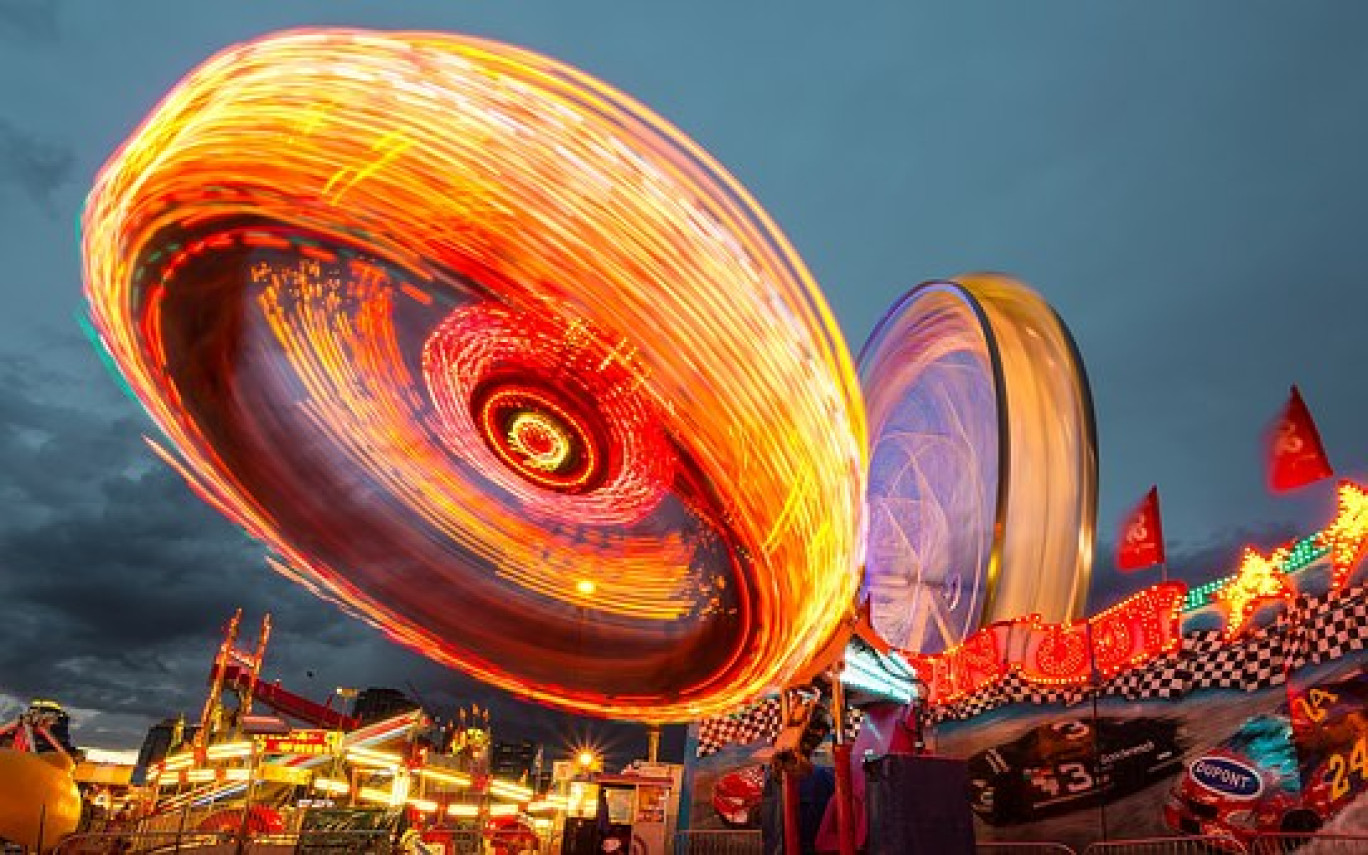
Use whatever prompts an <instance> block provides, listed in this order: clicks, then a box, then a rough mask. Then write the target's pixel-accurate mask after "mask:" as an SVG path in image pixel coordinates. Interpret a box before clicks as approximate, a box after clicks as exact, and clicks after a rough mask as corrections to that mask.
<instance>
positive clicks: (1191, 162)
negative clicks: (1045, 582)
mask: <svg viewBox="0 0 1368 855" xmlns="http://www.w3.org/2000/svg"><path fill="white" fill-rule="evenodd" d="M761 5H762V4H754V6H755V8H751V7H750V5H749V4H737V3H731V2H689V3H673V4H669V5H667V6H656V5H655V4H652V7H653V8H650V9H647V8H644V4H643V8H637V7H634V6H631V5H629V4H622V3H610V2H603V3H590V2H573V3H570V2H564V0H547V2H542V3H533V2H522V3H509V4H495V3H475V2H461V0H432V2H409V1H408V0H401V1H400V2H390V3H380V2H374V3H356V2H340V0H319V2H312V3H306V2H287V0H274V2H259V3H252V2H234V3H216V4H208V3H204V4H199V3H195V4H189V3H184V2H176V1H175V0H166V2H142V1H141V0H127V1H126V2H118V3H98V2H94V0H87V2H76V0H72V2H56V1H55V0H53V2H48V0H0V259H3V261H4V265H3V268H2V269H3V276H0V299H2V300H3V302H2V303H0V306H3V308H0V392H2V394H0V719H4V718H7V717H8V714H9V713H11V712H12V711H13V707H14V706H15V705H17V704H18V703H19V702H20V701H21V700H23V701H26V700H27V699H28V698H29V697H32V696H36V695H41V696H55V697H56V698H57V699H59V700H61V701H62V702H64V703H65V704H67V705H68V706H69V707H71V708H74V709H75V711H76V717H77V722H78V728H77V741H78V742H80V743H82V744H88V745H95V746H99V747H132V746H136V745H137V744H138V743H139V742H140V740H141V738H142V734H143V732H144V731H145V730H146V727H147V725H148V724H149V723H150V722H151V721H152V720H153V719H157V718H161V717H163V716H165V715H168V714H173V713H175V712H177V711H181V710H183V711H186V712H187V713H190V714H191V715H194V714H196V711H197V710H198V706H199V704H200V703H201V701H202V697H203V682H204V678H205V676H206V674H207V670H208V667H209V663H210V657H211V655H212V651H213V649H214V646H215V644H216V639H217V637H218V633H219V629H220V627H221V626H222V625H223V623H224V622H225V621H226V620H227V618H228V617H229V615H230V614H231V613H232V611H233V609H234V608H236V607H237V606H242V607H243V608H244V609H245V610H246V612H247V615H248V618H249V621H255V620H256V619H258V618H259V616H260V614H261V613H263V612H265V611H268V610H269V611H270V612H271V613H272V614H273V615H274V619H275V623H276V633H275V635H274V636H273V640H272V644H271V649H270V651H269V653H268V657H267V664H268V667H267V674H268V676H270V677H279V678H281V679H282V680H283V681H284V682H285V684H286V685H287V686H289V687H291V688H293V689H295V690H297V691H300V692H302V693H305V694H310V695H313V696H315V697H317V698H320V699H321V698H324V697H326V696H327V695H328V694H329V693H330V692H331V691H332V690H333V688H334V687H335V686H366V685H390V686H395V687H397V688H401V689H405V690H410V691H416V692H417V693H418V694H419V695H421V696H422V698H423V699H424V700H425V701H427V702H428V703H429V704H431V705H434V706H436V707H439V708H451V707H453V706H454V705H455V704H457V703H459V702H461V701H469V700H475V701H477V702H480V703H481V704H482V705H483V704H484V703H486V702H488V703H490V704H492V706H493V709H494V715H495V722H496V726H501V727H500V729H501V730H502V732H503V734H504V735H505V736H512V735H523V734H526V735H529V736H533V737H536V738H540V739H545V740H547V741H548V742H549V743H550V745H551V746H552V747H553V748H554V747H556V746H558V745H560V744H566V745H569V744H571V743H575V742H578V741H582V740H585V739H590V738H593V739H598V740H600V741H602V740H605V739H613V740H616V742H615V746H616V750H617V752H618V758H619V759H621V760H625V759H627V757H628V756H629V755H631V754H632V753H633V752H634V751H635V750H636V746H637V745H639V744H640V743H642V742H643V740H642V737H641V729H640V728H632V727H627V726H609V725H606V724H603V723H597V722H587V721H583V720H576V721H572V720H568V719H565V718H564V717H561V716H558V715H555V714H553V713H550V712H548V711H546V710H543V709H541V708H538V707H533V706H528V705H525V704H521V703H518V702H516V701H514V700H512V699H510V698H508V697H507V696H503V695H497V694H494V693H491V692H490V691H489V690H486V689H483V688H481V687H479V686H478V685H477V684H475V683H473V682H472V681H470V680H468V679H465V678H463V677H461V676H460V675H457V674H453V673H451V672H448V671H445V670H443V669H441V668H439V667H437V666H435V665H432V664H430V663H427V662H426V661H424V660H423V659H421V658H420V657H418V656H416V655H414V654H411V653H408V652H406V651H404V650H401V649H399V648H397V647H395V646H393V645H391V644H389V643H388V642H386V641H385V640H384V639H383V638H382V637H381V636H380V635H379V634H378V633H377V632H375V631H374V630H371V629H370V628H368V627H365V626H363V625H361V624H359V623H358V622H356V621H354V620H352V619H350V618H347V617H345V616H343V615H342V614H341V613H340V612H338V611H337V610H336V609H335V608H334V607H332V606H330V605H327V604H325V603H323V602H320V601H317V600H314V599H313V598H312V597H310V596H309V595H307V594H306V593H304V592H303V591H302V590H300V589H297V588H295V587H293V586H292V585H291V584H289V583H287V582H285V581H284V580H283V579H281V578H279V577H277V576H276V575H274V574H273V573H272V572H271V571H270V570H269V569H268V568H267V567H266V565H265V563H264V561H263V560H262V554H261V550H260V549H259V548H257V547H255V546H254V545H253V544H252V543H251V542H249V541H248V540H247V539H246V538H245V537H244V536H243V535H241V534H239V533H238V532H237V531H236V530H235V529H234V528H233V527H232V526H230V525H229V524H228V523H226V522H225V521H223V520H222V519H221V518H219V517H218V516H217V515H215V514H214V513H213V512H211V511H210V510H209V509H207V508H206V507H204V506H202V505H201V504H200V503H199V502H198V500H196V499H194V498H193V497H192V495H191V494H190V492H189V491H188V490H187V489H186V488H185V487H184V486H183V485H182V484H181V482H180V481H179V480H178V479H177V478H176V477H175V476H174V475H173V474H172V473H171V472H170V471H168V470H167V469H166V468H164V467H163V466H161V465H160V464H159V463H157V461H156V460H155V459H154V458H153V456H152V455H151V453H150V452H149V451H148V450H147V448H146V446H145V445H144V444H143V441H142V439H141V435H142V434H143V433H144V432H147V431H148V430H149V429H150V424H149V423H148V422H147V420H146V419H145V418H144V417H143V415H142V413H141V411H140V409H139V408H138V407H136V406H135V405H134V404H133V403H131V402H130V401H128V400H127V399H125V398H124V397H123V395H122V393H121V392H120V390H119V387H118V386H117V384H116V383H115V382H114V381H113V380H111V378H110V376H109V375H108V374H107V373H106V372H105V369H104V368H103V366H102V364H101V362H100V360H99V358H98V357H97V356H96V354H95V352H94V351H93V349H92V348H91V346H90V345H89V344H88V342H87V341H86V340H85V339H84V338H83V336H82V333H81V331H80V328H79V326H78V323H77V318H78V316H79V315H81V313H82V312H83V305H82V299H81V278H80V266H79V265H80V262H79V256H78V242H77V231H76V221H77V218H78V216H79V212H80V209H81V205H82V203H83V200H84V197H85V194H86V192H87V190H88V188H89V187H90V185H91V182H92V179H93V176H94V174H95V172H96V171H97V170H98V169H99V167H100V165H101V164H102V163H103V161H104V160H105V158H106V157H107V156H108V155H109V154H110V153H111V152H112V151H113V149H114V148H115V146H116V145H118V144H119V143H120V142H121V141H122V140H123V139H124V138H125V137H126V136H127V135H128V134H129V133H130V132H131V131H132V129H133V128H134V126H135V124H136V123H137V122H138V121H140V120H141V119H142V117H143V116H144V115H145V114H146V113H147V111H148V110H149V109H150V108H151V107H152V106H153V104H154V103H155V102H156V100H157V99H158V98H159V96H160V95H161V94H162V93H163V92H165V91H166V90H167V89H168V88H169V87H171V86H172V85H173V84H174V83H175V81H176V80H177V79H178V78H179V77H180V76H181V75H183V74H184V73H186V72H187V71H188V70H190V69H191V68H192V67H193V66H194V65H196V64H197V63H198V62H200V61H202V60H203V59H205V58H206V57H208V56H209V55H210V54H211V53H213V52H215V51H217V50H218V49H220V48H222V47H224V46H226V45H229V44H231V43H234V42H237V41H241V40H243V39H246V38H250V37H253V36H256V35H259V34H262V33H265V32H269V31H271V30H275V29H280V28H284V27H292V26H302V25H308V24H352V25H359V26H372V27H379V28H392V29H439V30H449V31H458V32H468V33H473V34H478V35H483V36H487V37H492V38H497V39H500V40H504V41H508V42H513V43H517V44H521V45H524V46H527V47H530V48H533V49H536V50H539V51H542V52H544V53H548V54H550V55H553V56H556V57H558V58H560V59H563V60H566V61H568V62H570V63H572V64H575V65H578V66H580V67H581V68H584V69H585V70H587V71H589V72H591V73H593V74H595V75H597V76H599V77H601V78H603V79H605V80H607V81H609V82H610V83H612V84H613V85H615V86H617V87H619V88H621V89H623V90H625V91H627V92H629V93H631V94H632V95H634V96H636V97H637V98H639V99H641V100H642V101H644V102H645V103H646V104H648V105H650V106H651V107H652V108H653V109H655V110H656V111H658V112H659V113H661V114H662V115H664V116H665V117H666V118H668V119H670V120H671V121H673V122H674V123H676V124H677V125H678V126H679V127H680V128H682V129H683V130H684V131H685V132H687V133H688V134H690V135H691V136H693V137H694V138H695V139H696V140H698V141H699V142H700V143H701V144H702V145H703V146H704V147H705V148H707V149H708V150H710V151H711V152H712V153H713V154H714V155H715V156H716V157H717V158H718V159H719V160H720V161H721V162H722V163H723V164H725V165H726V166H727V167H728V168H729V169H730V170H732V171H733V172H734V173H735V174H736V175H737V176H738V177H739V178H740V179H741V181H742V182H743V183H744V184H746V185H747V186H748V187H749V189H750V190H751V191H752V192H753V193H754V195H755V196H756V197H757V198H758V199H759V200H760V202H761V204H763V205H764V206H765V207H766V208H767V210H768V211H769V212H770V213H771V214H772V215H773V216H774V217H775V219H776V220H777V221H778V223H779V224H780V225H781V227H782V228H783V229H784V230H785V231H786V232H787V234H788V235H789V237H790V238H791V239H792V240H793V242H794V244H795V245H796V246H797V248H798V250H799V252H801V253H802V254H803V256H804V257H805V258H806V260H807V262H808V264H809V265H810V266H811V268H812V270H813V272H814V274H815V275H816V278H817V280H818V281H819V282H820V283H821V284H822V287H823V289H824V290H825V292H826V295H827V297H828V300H829V301H830V303H831V305H832V307H833V308H834V310H835V312H836V315H837V317H838V318H839V319H840V321H841V324H842V326H843V329H844V331H845V333H846V336H847V342H848V344H849V345H850V347H851V349H852V350H858V347H859V344H860V343H861V342H863V340H864V338H865V336H866V335H867V334H868V332H869V330H870V328H871V327H872V325H873V324H874V322H875V321H876V320H877V318H878V317H879V315H880V314H881V312H882V311H883V309H884V308H885V307H886V306H887V305H889V304H890V303H891V302H892V301H893V300H894V299H895V298H896V297H897V296H898V295H899V294H900V293H901V292H902V291H904V290H905V289H907V288H908V287H910V286H912V285H914V284H916V283H918V282H920V281H923V280H926V279H930V278H935V277H941V276H949V275H953V274H955V273H957V272H962V271H966V270H981V269H992V270H1000V271H1006V272H1010V273H1012V274H1014V275H1016V276H1018V277H1020V278H1022V279H1024V280H1025V281H1027V282H1029V283H1031V284H1033V285H1034V286H1035V287H1036V288H1038V289H1039V290H1040V291H1041V292H1042V293H1043V294H1044V295H1045V296H1046V298H1047V299H1048V300H1049V301H1050V302H1051V303H1053V304H1054V306H1055V307H1056V308H1057V309H1058V311H1059V312H1060V314H1061V315H1062V316H1063V318H1064V319H1065V321H1066V323H1067V324H1068V325H1069V326H1070V327H1071V329H1072V330H1073V333H1074V335H1075V337H1076V338H1077V340H1078V344H1079V347H1080V349H1081V351H1082V353H1083V357H1084V359H1085V361H1086V364H1087V369H1088V373H1089V375H1090V379H1091V382H1092V389H1093V395H1094V401H1095V406H1096V412H1097V420H1098V432H1099V437H1100V443H1101V460H1102V466H1101V485H1102V493H1101V505H1100V510H1099V533H1100V538H1101V540H1102V541H1103V543H1102V545H1101V547H1100V549H1099V553H1100V554H1099V560H1098V567H1097V571H1096V574H1095V579H1096V581H1095V585H1094V587H1095V590H1094V598H1093V599H1094V602H1095V603H1096V604H1104V603H1106V602H1110V601H1112V600H1114V599H1115V598H1116V597H1117V596H1118V595H1119V594H1120V593H1121V592H1123V591H1127V590H1133V589H1135V588H1137V587H1139V586H1141V585H1142V584H1144V583H1146V582H1148V581H1152V580H1153V576H1152V575H1151V576H1145V575H1140V576H1129V577H1121V576H1118V575H1117V574H1115V573H1114V572H1113V571H1112V570H1111V569H1110V563H1111V562H1110V558H1109V554H1110V551H1111V548H1110V545H1109V543H1108V541H1110V540H1111V539H1112V534H1113V531H1114V529H1115V527H1116V524H1117V521H1118V520H1119V518H1120V516H1121V515H1122V513H1123V512H1124V510H1125V508H1126V507H1127V506H1129V505H1130V504H1132V503H1133V502H1135V501H1136V500H1137V499H1139V497H1140V496H1141V495H1143V493H1144V492H1145V491H1146V490H1147V489H1148V488H1149V486H1150V484H1152V483H1157V484H1158V485H1159V487H1160V491H1161V494H1162V498H1163V505H1164V512H1165V520H1164V521H1165V527H1166V529H1167V533H1168V535H1169V551H1170V564H1171V566H1172V569H1173V572H1174V573H1175V575H1177V576H1179V577H1181V578H1186V579H1188V580H1191V581H1202V580H1205V579H1208V578H1212V577H1214V576H1217V575H1223V574H1225V573H1226V572H1229V571H1230V570H1231V569H1233V558H1234V556H1235V555H1236V553H1237V551H1238V548H1239V546H1240V545H1241V544H1243V543H1246V542H1248V543H1255V544H1259V545H1263V546H1271V545H1274V544H1276V543H1278V542H1280V541H1281V540H1282V539H1284V538H1285V537H1287V536H1289V535H1291V534H1294V533H1299V532H1301V533H1305V532H1309V531H1310V530H1311V529H1313V528H1315V527H1317V526H1319V525H1320V524H1321V523H1322V522H1323V521H1324V520H1325V519H1327V518H1328V516H1329V513H1330V507H1331V504H1332V488H1331V486H1330V485H1329V484H1325V485H1320V486H1315V487H1311V488H1308V489H1306V490H1304V491H1302V492H1301V493H1299V494H1297V495H1295V496H1293V497H1291V498H1288V497H1277V498H1275V497H1272V496H1270V495H1269V494H1268V493H1267V491H1266V490H1265V488H1264V486H1263V483H1264V481H1263V478H1264V475H1263V470H1262V467H1261V456H1260V454H1261V452H1260V435H1261V432H1262V430H1263V429H1264V427H1265V425H1266V424H1267V423H1268V422H1269V420H1270V419H1271V418H1272V417H1273V415H1274V414H1275V412H1276V411H1277V409H1278V408H1279V406H1280V405H1281V404H1282V403H1283V401H1284V399H1285V397H1286V394H1287V389H1288V386H1289V385H1290V384H1291V383H1293V382H1296V383H1299V384H1300V385H1301V388H1302V391H1303V394H1304V396H1305V398H1306V400H1307V403H1308V404H1309V405H1310V407H1311V409H1312V412H1313V413H1314V414H1315V415H1316V417H1317V419H1318V421H1319V423H1320V427H1321V430H1322V434H1323V436H1324V438H1325V441H1326V444H1327V446H1328V448H1329V451H1330V455H1331V459H1332V462H1333V463H1335V464H1336V466H1337V468H1338V470H1339V471H1340V473H1341V474H1343V475H1349V476H1357V477H1364V476H1366V475H1368V447H1365V443H1364V442H1363V441H1362V439H1361V438H1362V436H1363V431H1362V426H1363V425H1364V424H1368V395H1365V391H1366V388H1365V387H1366V384H1365V381H1364V380H1363V378H1362V376H1361V374H1362V367H1361V366H1362V364H1363V356H1362V352H1363V338H1362V336H1361V335H1360V334H1359V325H1360V324H1361V323H1363V322H1365V320H1368V311H1365V310H1368V289H1365V288H1364V287H1363V279H1364V277H1365V275H1368V273H1366V272H1365V271H1368V235H1365V229H1366V228H1368V157H1366V156H1365V152H1368V111H1365V109H1364V104H1365V101H1366V100H1368V5H1366V4H1362V3H1353V2H1312V0H1302V2H1299V3H1285V2H1254V0H1225V2H1215V0H1212V2H1204V3H1192V2H1190V0H1173V2H1158V0H1153V1H1152V2H1149V3H1143V4H1141V3H1128V4H1120V3H1116V4H1097V3H1086V2H1081V1H1080V2H1073V3H1055V2H1044V0H1034V2H1031V3H1019V2H1001V3H986V2H985V3H973V4H953V5H952V4H929V3H920V2H915V3H914V2H908V0H901V1H900V2H888V3H862V4H858V5H859V8H860V9H861V11H860V13H858V14H851V13H849V12H848V11H846V10H844V9H842V8H841V7H840V4H833V3H798V2H793V3H787V4H783V5H777V4H775V5H770V4H765V6H766V8H764V9H761V8H759V7H760V6H761ZM743 6H744V7H746V8H734V7H743ZM933 6H934V8H933ZM496 736H498V734H496ZM671 747H672V748H673V750H675V751H678V750H679V739H678V734H677V733H676V734H674V738H673V739H672V740H671Z"/></svg>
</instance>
